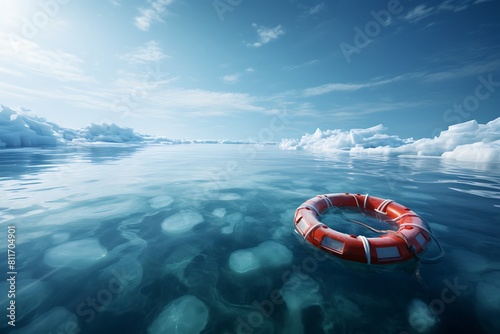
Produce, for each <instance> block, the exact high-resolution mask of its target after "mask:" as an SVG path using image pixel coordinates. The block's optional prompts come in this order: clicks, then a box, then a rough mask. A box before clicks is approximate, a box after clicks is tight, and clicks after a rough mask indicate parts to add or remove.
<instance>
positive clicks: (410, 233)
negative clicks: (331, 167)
mask: <svg viewBox="0 0 500 334" xmlns="http://www.w3.org/2000/svg"><path fill="white" fill-rule="evenodd" d="M332 207H337V208H340V207H353V208H356V207H358V208H360V209H361V210H362V211H363V212H366V213H369V214H371V215H375V216H377V217H378V219H380V220H382V221H386V222H392V223H394V224H397V227H398V230H397V231H392V230H389V231H384V232H386V233H385V234H383V235H381V236H379V237H378V238H367V237H364V236H362V235H358V236H356V235H352V234H345V233H341V232H338V231H335V230H333V229H331V228H329V227H328V226H326V225H325V224H323V223H321V221H320V220H319V218H320V216H321V215H322V214H323V213H325V212H326V211H327V210H329V209H331V208H332ZM294 223H295V231H296V232H297V233H298V234H300V235H301V236H302V237H303V238H304V239H305V240H306V241H307V242H309V243H311V244H312V245H313V246H314V247H316V248H319V249H321V250H323V251H325V252H327V253H330V254H332V255H334V256H336V257H339V258H342V259H345V260H349V261H355V262H361V263H367V264H391V263H398V262H403V261H407V260H409V259H411V258H414V257H416V256H417V254H419V253H421V252H422V251H423V250H424V249H425V248H426V247H427V245H428V244H429V243H430V241H431V235H430V232H429V230H428V229H426V228H425V226H424V221H423V219H422V218H420V217H419V216H418V215H417V214H416V213H415V212H413V211H412V210H410V209H409V208H407V207H405V206H403V205H401V204H398V203H396V202H394V201H392V200H385V199H382V198H378V197H373V196H369V195H360V194H350V193H343V194H327V195H318V196H316V197H313V198H311V199H308V200H307V201H305V202H304V203H303V204H302V205H300V206H299V207H298V208H297V210H296V211H295V218H294Z"/></svg>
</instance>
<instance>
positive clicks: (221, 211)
mask: <svg viewBox="0 0 500 334" xmlns="http://www.w3.org/2000/svg"><path fill="white" fill-rule="evenodd" d="M212 214H213V215H214V216H215V217H217V218H223V217H224V216H225V215H226V209H225V208H216V209H214V211H212Z"/></svg>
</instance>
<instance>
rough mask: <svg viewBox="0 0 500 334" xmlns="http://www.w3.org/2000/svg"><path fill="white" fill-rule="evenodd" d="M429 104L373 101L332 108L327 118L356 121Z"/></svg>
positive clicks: (428, 103)
mask: <svg viewBox="0 0 500 334" xmlns="http://www.w3.org/2000/svg"><path fill="white" fill-rule="evenodd" d="M431 104H432V103H431V102H429V101H417V102H411V101H409V102H396V101H391V102H383V101H373V102H370V103H366V102H363V103H358V104H351V105H348V106H342V107H334V108H331V110H329V112H328V113H327V114H328V117H331V116H335V117H339V118H342V119H343V120H346V119H357V118H361V117H364V116H366V115H370V114H374V113H379V112H387V111H393V110H399V111H401V110H407V109H410V108H418V107H423V106H429V105H431Z"/></svg>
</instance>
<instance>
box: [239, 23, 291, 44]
mask: <svg viewBox="0 0 500 334" xmlns="http://www.w3.org/2000/svg"><path fill="white" fill-rule="evenodd" d="M252 27H254V28H255V29H256V30H257V34H258V37H259V39H258V41H257V42H254V43H248V44H247V46H253V47H256V48H258V47H260V46H262V45H264V44H267V43H269V42H271V41H273V40H275V39H278V38H279V37H280V36H282V35H284V34H285V30H284V29H283V27H282V26H281V24H280V25H278V26H276V27H274V28H267V27H264V26H258V25H257V24H255V23H254V24H252Z"/></svg>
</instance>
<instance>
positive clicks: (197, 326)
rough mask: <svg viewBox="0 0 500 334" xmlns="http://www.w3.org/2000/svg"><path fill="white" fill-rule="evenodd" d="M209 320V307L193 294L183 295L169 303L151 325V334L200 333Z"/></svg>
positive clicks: (149, 329) (149, 331)
mask: <svg viewBox="0 0 500 334" xmlns="http://www.w3.org/2000/svg"><path fill="white" fill-rule="evenodd" d="M207 322H208V308H207V307H206V305H205V304H204V303H203V302H202V301H201V300H199V299H198V298H196V297H195V296H192V295H186V296H182V297H180V298H178V299H176V300H174V301H173V302H171V303H170V304H169V305H167V306H166V307H165V308H164V309H163V310H162V312H161V313H160V314H159V315H158V317H157V318H156V319H155V321H154V322H153V323H152V324H151V326H149V328H148V333H150V334H162V333H169V334H198V333H200V332H201V331H202V330H203V329H204V328H205V326H206V325H207Z"/></svg>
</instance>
